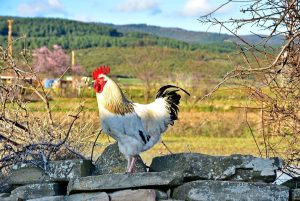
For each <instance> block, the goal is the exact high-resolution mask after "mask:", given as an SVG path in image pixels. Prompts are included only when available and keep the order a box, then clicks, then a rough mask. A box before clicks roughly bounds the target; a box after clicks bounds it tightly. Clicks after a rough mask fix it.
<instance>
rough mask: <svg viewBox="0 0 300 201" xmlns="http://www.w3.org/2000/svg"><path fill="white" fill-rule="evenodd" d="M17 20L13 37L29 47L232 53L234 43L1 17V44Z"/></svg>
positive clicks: (52, 20) (51, 19)
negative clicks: (156, 48)
mask: <svg viewBox="0 0 300 201" xmlns="http://www.w3.org/2000/svg"><path fill="white" fill-rule="evenodd" d="M8 19H13V20H14V22H13V36H14V39H18V38H20V37H22V36H24V35H26V36H27V39H26V40H27V42H26V44H27V47H28V48H32V49H34V48H37V47H41V46H48V47H52V46H53V45H54V44H59V45H60V46H62V47H63V49H68V50H70V49H84V48H91V47H136V46H139V47H140V46H160V47H168V48H175V49H184V50H197V49H206V50H208V51H216V52H231V51H232V50H233V49H234V45H233V44H232V43H219V41H216V42H215V43H212V44H209V45H201V44H191V43H188V42H184V41H179V40H175V39H170V38H166V37H159V36H155V35H152V34H148V33H140V32H134V31H131V32H130V31H128V32H121V31H119V30H117V29H115V28H113V27H110V26H108V25H101V24H97V23H83V22H78V21H72V20H65V19H53V18H19V17H1V16H0V45H1V44H7V32H8V28H7V20H8ZM23 46H24V42H23V40H17V41H15V42H14V47H15V48H23Z"/></svg>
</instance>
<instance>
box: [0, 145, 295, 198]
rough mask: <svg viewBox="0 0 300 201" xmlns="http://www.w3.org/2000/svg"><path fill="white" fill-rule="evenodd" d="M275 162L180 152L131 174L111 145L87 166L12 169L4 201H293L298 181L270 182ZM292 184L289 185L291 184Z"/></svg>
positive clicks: (68, 164)
mask: <svg viewBox="0 0 300 201" xmlns="http://www.w3.org/2000/svg"><path fill="white" fill-rule="evenodd" d="M282 165H283V163H282V161H281V160H280V159H279V158H268V159H263V158H257V157H253V156H248V155H247V156H244V155H232V156H209V155H204V154H198V153H180V154H173V155H166V156H160V157H156V158H154V159H153V162H152V164H151V165H150V167H146V166H145V165H143V162H142V160H141V158H139V159H138V167H137V170H138V171H137V172H136V173H124V171H125V169H124V167H126V160H125V159H124V157H123V155H122V154H120V153H119V150H118V147H117V145H116V144H113V145H110V146H109V147H107V149H106V150H105V151H104V152H103V153H102V155H101V156H100V157H99V158H98V160H97V161H96V164H94V165H93V164H92V163H91V161H88V160H79V159H78V160H65V161H53V162H50V163H49V164H48V165H47V167H45V169H46V171H42V170H41V169H40V168H37V167H35V166H33V165H30V164H19V165H16V166H14V168H13V171H12V173H11V175H10V177H9V180H8V183H7V185H6V187H5V188H4V189H1V193H0V200H3V201H17V200H18V201H21V200H29V201H156V200H160V201H163V200H164V201H167V200H168V201H171V200H173V201H175V200H177V201H178V200H188V201H210V200H211V201H217V200H220V201H221V200H222V201H223V200H228V201H241V200H243V201H252V200H255V201H256V200H258V201H259V200H261V201H290V200H292V201H295V200H300V189H299V180H297V179H296V180H294V181H293V183H292V182H289V183H288V185H286V186H284V185H275V184H272V183H273V182H274V181H275V179H276V170H278V169H280V168H281V167H282ZM291 183H292V184H293V185H292V184H291Z"/></svg>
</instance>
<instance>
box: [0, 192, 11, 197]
mask: <svg viewBox="0 0 300 201" xmlns="http://www.w3.org/2000/svg"><path fill="white" fill-rule="evenodd" d="M9 196H10V193H0V198H6V197H9Z"/></svg>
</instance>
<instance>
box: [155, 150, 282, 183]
mask: <svg viewBox="0 0 300 201" xmlns="http://www.w3.org/2000/svg"><path fill="white" fill-rule="evenodd" d="M282 166H283V161H282V160H281V159H279V158H267V159H263V158H257V157H253V156H249V155H245V156H244V155H231V156H209V155H205V154H199V153H179V154H172V155H166V156H160V157H156V158H154V159H153V160H152V164H151V166H150V171H151V172H160V171H183V172H184V173H186V175H188V176H187V178H186V179H187V180H195V179H202V180H233V181H248V182H251V181H256V182H259V181H263V182H273V181H274V180H275V179H276V170H277V169H279V168H281V167H282Z"/></svg>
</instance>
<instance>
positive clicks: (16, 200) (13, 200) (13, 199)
mask: <svg viewBox="0 0 300 201" xmlns="http://www.w3.org/2000/svg"><path fill="white" fill-rule="evenodd" d="M1 201H23V199H21V198H17V197H6V198H1Z"/></svg>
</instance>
